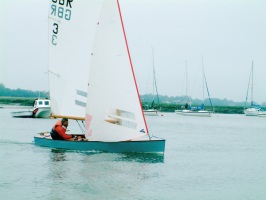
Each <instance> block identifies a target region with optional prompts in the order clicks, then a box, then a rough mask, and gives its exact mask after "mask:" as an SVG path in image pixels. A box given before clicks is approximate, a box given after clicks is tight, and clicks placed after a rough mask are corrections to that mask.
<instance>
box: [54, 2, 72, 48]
mask: <svg viewBox="0 0 266 200" xmlns="http://www.w3.org/2000/svg"><path fill="white" fill-rule="evenodd" d="M72 2H73V0H52V3H51V16H55V17H58V18H61V19H65V20H68V21H69V20H70V19H71V8H72V5H71V3H72ZM64 7H65V8H64ZM58 30H59V26H58V24H57V23H54V24H53V34H52V44H53V45H57V42H56V40H57V34H58Z"/></svg>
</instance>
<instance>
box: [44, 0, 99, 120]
mask: <svg viewBox="0 0 266 200" xmlns="http://www.w3.org/2000/svg"><path fill="white" fill-rule="evenodd" d="M99 2H100V3H99ZM100 10H101V0H78V1H70V0H65V1H58V0H51V3H50V8H49V67H48V73H49V83H50V99H51V109H52V114H53V115H54V116H58V115H59V116H68V117H74V118H76V117H83V118H84V117H85V110H86V101H87V85H88V73H89V68H88V66H89V63H90V58H91V57H90V53H91V50H92V45H93V39H94V35H95V30H96V26H97V21H98V16H99V14H100ZM88 19H89V20H88Z"/></svg>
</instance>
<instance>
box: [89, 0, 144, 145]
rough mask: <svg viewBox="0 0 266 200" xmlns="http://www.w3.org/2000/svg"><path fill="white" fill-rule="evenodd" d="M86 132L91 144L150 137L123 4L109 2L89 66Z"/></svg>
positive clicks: (98, 29) (102, 18) (99, 22)
mask: <svg viewBox="0 0 266 200" xmlns="http://www.w3.org/2000/svg"><path fill="white" fill-rule="evenodd" d="M89 68H90V73H89V86H88V101H87V109H86V131H87V133H88V138H89V140H100V141H125V140H132V139H136V138H140V137H143V136H147V133H148V130H147V126H146V122H145V117H144V115H143V111H142V108H141V103H140V98H139V93H138V89H137V85H136V80H135V76H134V70H133V67H132V62H131V58H130V54H129V50H128V46H127V40H126V36H125V31H124V26H123V21H122V15H121V12H120V7H119V2H118V1H116V0H112V1H110V0H106V1H105V2H104V4H103V7H102V11H101V15H100V19H99V21H98V26H97V31H96V36H95V39H94V45H93V51H92V54H91V65H90V66H89Z"/></svg>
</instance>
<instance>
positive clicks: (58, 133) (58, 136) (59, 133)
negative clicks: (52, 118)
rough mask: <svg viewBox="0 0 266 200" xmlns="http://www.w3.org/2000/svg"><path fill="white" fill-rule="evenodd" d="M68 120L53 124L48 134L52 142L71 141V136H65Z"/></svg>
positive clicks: (64, 119)
mask: <svg viewBox="0 0 266 200" xmlns="http://www.w3.org/2000/svg"><path fill="white" fill-rule="evenodd" d="M67 126H68V119H66V118H63V119H62V120H59V121H57V122H56V123H55V125H54V127H53V128H52V130H51V132H50V134H51V137H52V138H53V139H54V140H73V136H72V135H68V134H66V130H67Z"/></svg>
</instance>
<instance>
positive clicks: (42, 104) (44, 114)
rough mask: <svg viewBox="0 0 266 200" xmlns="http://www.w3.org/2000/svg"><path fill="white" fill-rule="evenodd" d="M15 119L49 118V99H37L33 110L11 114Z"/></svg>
mask: <svg viewBox="0 0 266 200" xmlns="http://www.w3.org/2000/svg"><path fill="white" fill-rule="evenodd" d="M11 115H12V116H13V117H20V118H49V117H50V116H51V106H50V100H49V99H36V100H35V101H34V105H33V108H32V109H31V110H24V111H16V112H11Z"/></svg>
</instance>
